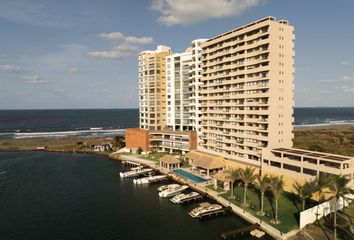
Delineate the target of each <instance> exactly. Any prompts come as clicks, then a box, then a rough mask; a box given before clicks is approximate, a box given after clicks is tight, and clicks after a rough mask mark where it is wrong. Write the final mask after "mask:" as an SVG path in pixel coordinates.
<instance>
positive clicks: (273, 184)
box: [270, 176, 284, 224]
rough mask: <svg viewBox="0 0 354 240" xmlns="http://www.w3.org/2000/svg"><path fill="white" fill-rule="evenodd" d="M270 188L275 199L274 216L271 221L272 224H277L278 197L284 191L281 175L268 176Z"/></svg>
mask: <svg viewBox="0 0 354 240" xmlns="http://www.w3.org/2000/svg"><path fill="white" fill-rule="evenodd" d="M270 189H271V190H272V192H273V195H274V199H275V216H274V219H273V220H272V223H274V224H279V223H280V221H279V219H278V201H279V197H280V195H281V194H282V192H283V191H284V180H283V176H281V177H278V176H271V177H270Z"/></svg>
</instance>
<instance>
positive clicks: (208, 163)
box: [185, 151, 225, 170]
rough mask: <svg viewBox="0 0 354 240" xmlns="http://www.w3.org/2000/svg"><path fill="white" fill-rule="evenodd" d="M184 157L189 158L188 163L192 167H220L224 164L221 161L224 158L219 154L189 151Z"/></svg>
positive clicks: (211, 168)
mask: <svg viewBox="0 0 354 240" xmlns="http://www.w3.org/2000/svg"><path fill="white" fill-rule="evenodd" d="M185 157H186V158H187V159H190V160H191V161H190V164H191V165H192V166H193V167H199V168H203V169H206V170H213V169H221V168H224V167H225V164H224V163H223V161H224V158H223V157H220V156H215V155H211V154H208V153H203V152H199V151H190V152H189V153H187V154H186V156H185Z"/></svg>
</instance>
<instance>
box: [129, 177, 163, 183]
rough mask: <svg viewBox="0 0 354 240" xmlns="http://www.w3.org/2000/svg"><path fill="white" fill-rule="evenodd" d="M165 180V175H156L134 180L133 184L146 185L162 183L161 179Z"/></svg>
mask: <svg viewBox="0 0 354 240" xmlns="http://www.w3.org/2000/svg"><path fill="white" fill-rule="evenodd" d="M166 178H167V176H166V175H156V176H148V177H143V178H138V179H134V180H133V182H134V183H135V184H147V183H152V182H157V181H162V180H163V179H166Z"/></svg>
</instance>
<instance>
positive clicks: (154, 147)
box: [151, 141, 161, 152]
mask: <svg viewBox="0 0 354 240" xmlns="http://www.w3.org/2000/svg"><path fill="white" fill-rule="evenodd" d="M151 146H152V152H157V151H158V150H159V147H160V146H161V142H159V141H152V142H151Z"/></svg>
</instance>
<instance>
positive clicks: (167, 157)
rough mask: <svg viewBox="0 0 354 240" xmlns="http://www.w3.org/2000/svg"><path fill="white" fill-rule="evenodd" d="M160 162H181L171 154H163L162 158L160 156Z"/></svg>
mask: <svg viewBox="0 0 354 240" xmlns="http://www.w3.org/2000/svg"><path fill="white" fill-rule="evenodd" d="M160 162H161V163H166V164H177V163H181V161H180V160H178V159H176V158H175V157H174V156H172V155H168V154H167V155H165V156H163V157H162V158H160Z"/></svg>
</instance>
